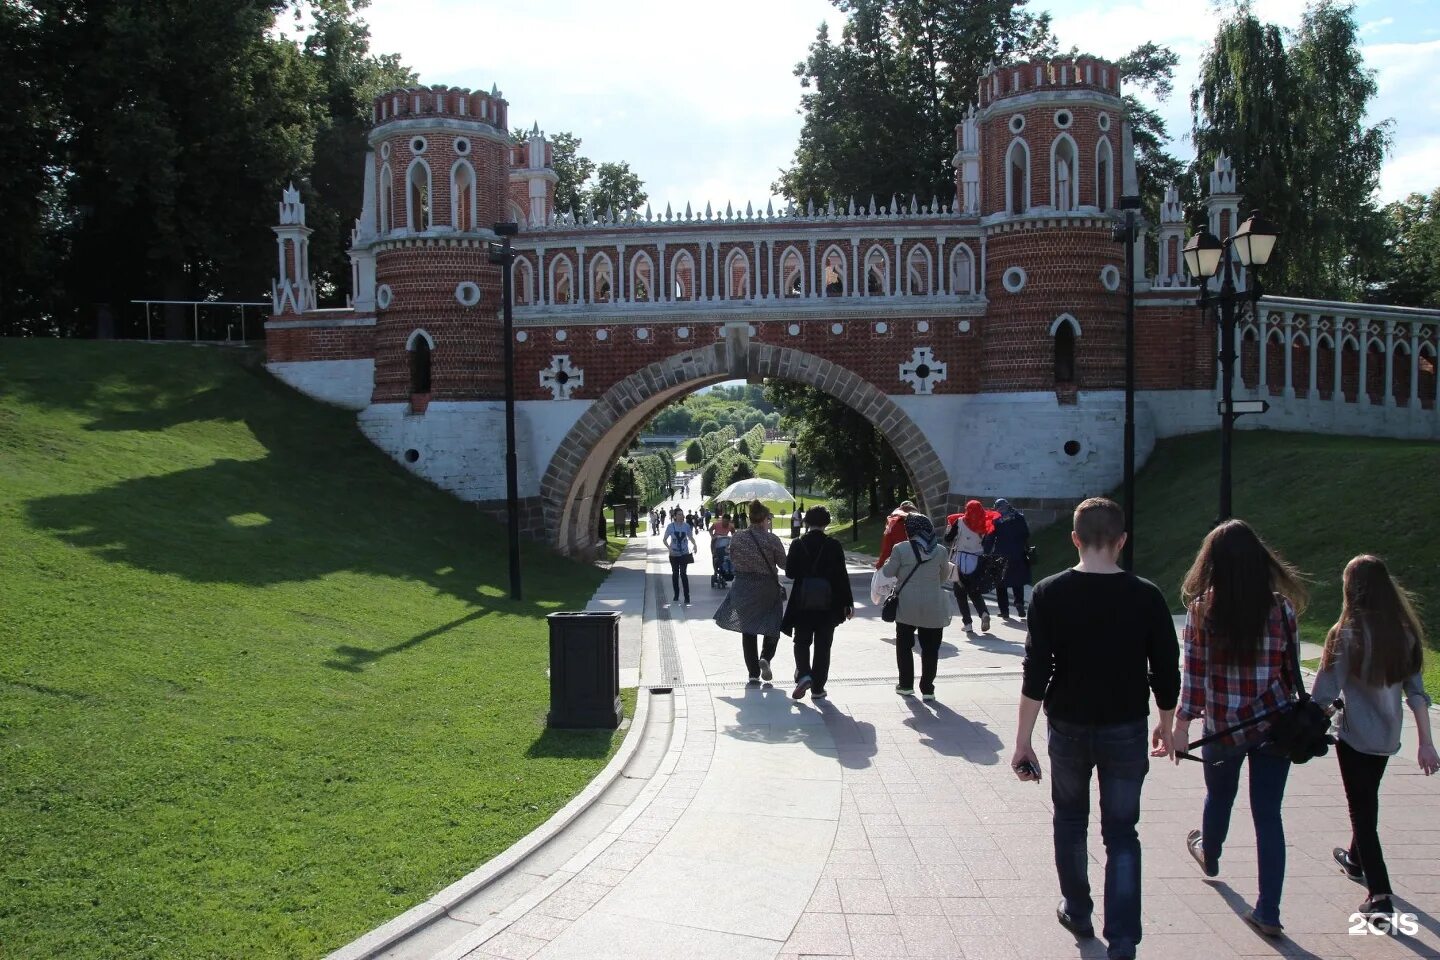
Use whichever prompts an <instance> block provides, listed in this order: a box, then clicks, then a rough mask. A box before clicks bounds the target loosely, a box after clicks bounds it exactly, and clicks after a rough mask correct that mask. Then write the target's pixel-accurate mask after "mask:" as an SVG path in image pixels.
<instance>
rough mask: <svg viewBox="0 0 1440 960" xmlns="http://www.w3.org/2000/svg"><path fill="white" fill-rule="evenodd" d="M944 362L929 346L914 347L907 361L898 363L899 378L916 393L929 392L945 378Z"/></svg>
mask: <svg viewBox="0 0 1440 960" xmlns="http://www.w3.org/2000/svg"><path fill="white" fill-rule="evenodd" d="M945 370H946V367H945V364H944V363H943V362H942V361H940V360H936V359H935V354H934V353H933V352H931V349H930V348H929V347H916V348H915V350H914V351H913V352H912V353H911V355H910V360H909V362H907V363H902V364H900V379H901V380H903V381H904V382H905V383H908V384H910V387H911V389H913V390H914V391H915V392H916V393H918V394H922V395H924V394H929V393H931V392H932V391H933V390H934V389H935V384H937V383H942V382H943V381H944V380H945Z"/></svg>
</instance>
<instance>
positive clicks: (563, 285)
mask: <svg viewBox="0 0 1440 960" xmlns="http://www.w3.org/2000/svg"><path fill="white" fill-rule="evenodd" d="M550 302H551V303H574V302H575V268H574V267H573V266H572V265H571V264H570V258H569V257H567V256H565V255H564V254H560V255H558V256H556V258H555V259H554V261H552V262H551V264H550Z"/></svg>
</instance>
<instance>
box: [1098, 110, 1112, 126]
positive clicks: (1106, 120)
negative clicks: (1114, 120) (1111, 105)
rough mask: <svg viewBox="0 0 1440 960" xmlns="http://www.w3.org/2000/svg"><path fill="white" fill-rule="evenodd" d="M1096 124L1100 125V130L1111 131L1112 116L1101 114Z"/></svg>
mask: <svg viewBox="0 0 1440 960" xmlns="http://www.w3.org/2000/svg"><path fill="white" fill-rule="evenodd" d="M1095 122H1096V123H1098V124H1099V125H1100V129H1101V130H1109V129H1110V114H1108V113H1104V112H1101V114H1100V116H1098V117H1096V118H1095Z"/></svg>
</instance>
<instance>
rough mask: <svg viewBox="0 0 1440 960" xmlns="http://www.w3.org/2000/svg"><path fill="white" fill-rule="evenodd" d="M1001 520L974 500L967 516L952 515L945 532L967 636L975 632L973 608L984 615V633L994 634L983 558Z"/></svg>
mask: <svg viewBox="0 0 1440 960" xmlns="http://www.w3.org/2000/svg"><path fill="white" fill-rule="evenodd" d="M999 516H1000V514H998V513H996V512H995V511H994V510H986V509H985V508H984V506H982V505H981V503H980V501H979V500H971V501H970V502H968V503H966V504H965V512H964V513H952V514H951V515H950V516H949V517H947V518H946V519H947V520H948V521H949V529H947V530H946V531H945V542H946V543H948V544H950V551H951V552H950V560H951V562H952V563H954V564H955V584H954V590H955V602H956V603H958V604H960V619H961V620H962V621H964V623H965V632H966V633H973V632H974V630H973V628H972V623H971V620H970V606H971V604H973V605H974V607H975V612H976V613H977V614H979V615H980V632H981V633H989V632H990V612H989V611H988V610H987V609H986V608H985V597H984V596H983V595H982V594H981V576H980V574H981V557H983V556H984V555H985V539H986V538H987V537H989V536H990V535H991V534H993V533H994V532H995V520H996V519H997V518H998V517H999Z"/></svg>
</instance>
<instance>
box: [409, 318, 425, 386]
mask: <svg viewBox="0 0 1440 960" xmlns="http://www.w3.org/2000/svg"><path fill="white" fill-rule="evenodd" d="M429 393H430V338H429V337H428V336H426V335H425V333H424V331H421V330H416V331H415V332H414V333H413V334H411V335H410V395H411V396H417V395H419V396H425V395H427V394H429Z"/></svg>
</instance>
